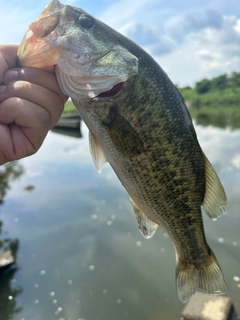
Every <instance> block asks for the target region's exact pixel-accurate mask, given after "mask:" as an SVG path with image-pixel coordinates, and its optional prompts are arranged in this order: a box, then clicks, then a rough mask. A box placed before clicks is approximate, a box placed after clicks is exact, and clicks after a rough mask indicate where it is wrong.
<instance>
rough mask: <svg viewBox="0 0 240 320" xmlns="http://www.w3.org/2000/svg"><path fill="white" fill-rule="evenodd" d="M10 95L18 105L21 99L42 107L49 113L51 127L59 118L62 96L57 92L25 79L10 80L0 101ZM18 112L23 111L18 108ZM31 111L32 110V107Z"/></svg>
mask: <svg viewBox="0 0 240 320" xmlns="http://www.w3.org/2000/svg"><path fill="white" fill-rule="evenodd" d="M11 97H15V98H16V100H15V103H17V104H19V105H21V102H19V101H21V99H22V100H23V101H29V102H31V103H32V104H33V106H34V105H38V106H40V107H42V108H44V109H45V110H46V111H47V112H48V113H49V118H50V124H51V127H53V126H54V125H55V124H56V122H57V121H58V120H59V118H60V116H61V114H62V111H63V107H64V103H63V101H62V98H61V97H60V96H59V95H58V94H56V93H55V92H53V91H50V90H48V89H46V88H44V87H41V86H39V85H36V84H34V83H30V82H27V81H16V82H11V83H10V84H9V85H8V86H7V88H6V90H5V92H4V93H3V94H2V95H1V96H0V103H1V102H3V101H4V100H9V98H11ZM17 98H19V99H20V100H18V99H17ZM11 101H13V100H11ZM23 107H24V105H21V107H20V108H23ZM19 112H23V110H22V109H20V110H19ZM32 112H34V109H33V110H32Z"/></svg>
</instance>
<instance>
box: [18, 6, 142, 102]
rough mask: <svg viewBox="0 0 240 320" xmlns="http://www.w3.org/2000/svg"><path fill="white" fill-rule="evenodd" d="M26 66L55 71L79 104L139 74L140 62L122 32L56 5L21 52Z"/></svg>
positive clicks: (29, 34) (49, 8) (33, 29)
mask: <svg viewBox="0 0 240 320" xmlns="http://www.w3.org/2000/svg"><path fill="white" fill-rule="evenodd" d="M18 58H19V61H20V64H21V65H22V66H30V67H36V68H43V67H45V66H55V70H56V75H57V79H58V82H59V85H60V87H61V89H62V91H63V93H65V94H66V95H69V96H70V97H71V98H72V99H74V100H75V101H80V100H82V99H91V98H94V97H97V96H98V95H99V94H101V93H102V92H106V91H109V90H111V89H112V88H113V87H114V86H115V85H118V84H120V83H122V82H125V81H126V80H128V79H129V78H130V77H132V76H134V75H136V74H137V73H138V58H137V57H136V56H135V55H133V54H132V53H130V52H129V51H128V50H127V49H126V48H125V47H124V46H123V45H121V44H119V41H117V39H116V32H115V31H114V30H113V29H111V28H110V27H108V26H107V25H105V24H104V23H102V22H101V21H99V20H97V19H95V18H94V17H92V16H91V15H89V14H88V13H86V12H85V11H83V10H82V9H79V8H76V7H73V6H69V5H63V4H61V3H60V2H59V1H58V0H53V1H52V2H51V3H50V4H49V5H48V6H47V7H46V8H45V10H44V11H43V12H42V14H41V15H40V16H39V18H38V19H37V20H36V21H34V22H32V23H31V24H30V26H29V29H28V30H27V32H26V34H25V36H24V38H23V40H22V43H21V44H20V47H19V50H18Z"/></svg>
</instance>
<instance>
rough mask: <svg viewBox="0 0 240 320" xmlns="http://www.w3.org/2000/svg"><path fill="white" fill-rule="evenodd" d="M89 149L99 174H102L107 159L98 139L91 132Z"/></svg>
mask: <svg viewBox="0 0 240 320" xmlns="http://www.w3.org/2000/svg"><path fill="white" fill-rule="evenodd" d="M89 148H90V153H91V155H92V158H93V163H94V165H95V168H96V170H97V172H98V173H101V171H102V168H103V166H104V163H105V162H106V157H105V154H104V152H103V149H102V147H101V145H100V143H99V141H98V139H97V138H96V137H95V135H94V134H93V133H92V132H91V131H89Z"/></svg>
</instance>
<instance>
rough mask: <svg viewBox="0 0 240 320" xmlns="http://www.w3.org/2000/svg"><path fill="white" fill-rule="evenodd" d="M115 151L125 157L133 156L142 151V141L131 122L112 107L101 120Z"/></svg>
mask: <svg viewBox="0 0 240 320" xmlns="http://www.w3.org/2000/svg"><path fill="white" fill-rule="evenodd" d="M103 125H104V126H105V128H106V130H107V131H108V134H109V136H110V137H111V140H112V141H113V143H114V145H115V147H116V149H117V151H118V152H119V153H121V155H122V156H124V157H126V158H133V157H136V156H138V155H140V154H141V153H143V152H144V147H143V141H142V140H141V139H140V137H139V134H138V133H137V132H136V130H135V129H134V128H133V127H132V126H131V124H130V123H129V122H128V121H127V120H126V119H124V118H123V117H122V116H121V115H120V114H118V110H117V108H114V107H112V108H111V109H110V112H109V114H108V117H107V118H106V119H105V120H104V121H103Z"/></svg>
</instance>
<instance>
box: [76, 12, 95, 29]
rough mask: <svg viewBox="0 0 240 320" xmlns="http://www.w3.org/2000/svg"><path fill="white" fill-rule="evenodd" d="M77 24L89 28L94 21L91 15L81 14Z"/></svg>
mask: <svg viewBox="0 0 240 320" xmlns="http://www.w3.org/2000/svg"><path fill="white" fill-rule="evenodd" d="M79 24H80V26H81V27H83V28H85V29H91V28H92V27H93V26H94V25H95V21H94V19H93V18H92V17H90V16H87V15H83V16H81V17H80V18H79Z"/></svg>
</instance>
